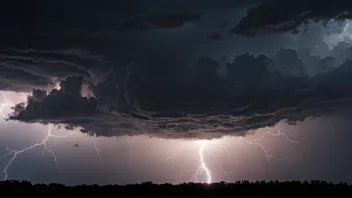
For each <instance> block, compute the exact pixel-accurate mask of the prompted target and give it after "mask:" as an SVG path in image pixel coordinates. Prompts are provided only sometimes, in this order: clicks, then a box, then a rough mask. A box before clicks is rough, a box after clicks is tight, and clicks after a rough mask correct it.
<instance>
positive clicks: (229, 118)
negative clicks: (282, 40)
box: [11, 50, 352, 138]
mask: <svg viewBox="0 0 352 198" xmlns="http://www.w3.org/2000/svg"><path fill="white" fill-rule="evenodd" d="M285 54H287V55H285ZM289 55H290V56H291V55H293V57H291V58H286V59H283V60H287V62H286V64H288V63H291V62H292V61H291V59H294V60H296V61H301V60H300V59H299V58H298V56H297V53H296V51H294V50H291V51H290V50H280V51H279V52H278V57H280V56H289ZM275 59H278V58H277V57H275V58H274V59H271V58H269V57H267V56H264V55H260V56H253V55H250V54H243V55H239V56H237V57H236V58H235V59H234V60H233V61H232V62H230V63H228V64H227V68H228V73H227V75H226V77H221V76H220V74H219V63H218V62H217V61H215V60H213V59H211V58H210V57H201V58H199V60H198V62H197V63H196V64H195V65H194V67H193V68H191V69H190V68H188V71H186V69H187V68H179V69H180V70H179V71H178V72H172V73H168V72H167V71H166V70H161V69H160V68H157V69H155V68H154V69H153V68H147V67H146V66H145V65H143V66H139V65H129V66H126V67H125V68H124V69H123V70H122V69H121V68H115V69H112V70H110V71H109V74H108V75H106V76H105V79H104V80H103V81H101V82H99V83H98V84H96V85H94V84H91V85H90V87H89V89H90V90H91V91H92V93H93V95H94V97H91V98H87V97H83V96H81V87H82V84H83V78H82V77H78V76H74V77H69V78H67V79H66V80H63V81H62V82H61V84H60V86H61V89H59V90H56V89H54V90H52V91H51V92H50V93H48V94H47V93H46V92H44V91H40V90H34V91H33V93H32V96H30V97H29V98H28V100H27V103H26V104H18V105H17V106H16V107H14V110H15V111H14V114H13V116H12V117H11V119H14V120H20V121H24V122H29V123H32V122H41V123H44V124H46V123H54V124H64V125H67V126H68V127H67V128H69V129H70V128H74V127H80V128H81V130H82V132H88V133H95V134H96V135H98V136H99V135H100V136H119V135H138V134H148V135H150V136H156V137H163V138H218V137H221V136H224V135H243V134H244V133H245V132H246V131H248V130H255V129H259V128H262V127H267V126H274V125H275V124H277V123H278V122H280V121H282V120H285V121H287V122H288V123H291V124H294V123H296V122H299V121H303V120H305V119H306V118H308V117H318V116H326V115H332V114H346V113H347V112H348V109H349V108H351V105H352V101H351V96H352V93H350V92H348V91H346V90H347V89H348V88H349V87H350V86H352V81H351V79H350V78H349V76H350V75H352V69H351V68H352V67H351V66H352V65H351V64H352V62H351V61H346V62H345V63H344V64H342V65H340V66H339V67H334V68H330V69H327V68H326V67H325V66H324V64H329V62H331V61H332V60H331V61H330V59H329V58H322V59H321V61H319V62H318V63H317V67H324V72H320V73H318V74H316V75H314V76H312V77H307V76H302V75H301V74H300V75H298V74H297V73H296V69H293V70H292V71H290V70H287V69H286V68H284V70H282V69H280V65H285V63H284V62H280V64H276V63H275ZM283 60H282V61H283ZM322 65H323V66H322ZM290 67H293V66H290ZM299 67H303V66H302V65H301V66H299ZM43 95H44V96H43Z"/></svg>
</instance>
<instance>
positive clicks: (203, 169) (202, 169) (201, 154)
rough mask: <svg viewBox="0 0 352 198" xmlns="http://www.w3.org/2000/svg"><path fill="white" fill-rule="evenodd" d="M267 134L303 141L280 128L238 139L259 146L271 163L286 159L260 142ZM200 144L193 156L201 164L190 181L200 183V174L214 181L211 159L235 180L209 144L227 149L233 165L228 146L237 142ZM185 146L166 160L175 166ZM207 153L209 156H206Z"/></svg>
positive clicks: (183, 144)
mask: <svg viewBox="0 0 352 198" xmlns="http://www.w3.org/2000/svg"><path fill="white" fill-rule="evenodd" d="M266 136H272V137H284V138H285V140H287V141H289V142H291V143H300V142H301V141H300V140H294V139H291V138H290V137H289V136H288V135H287V134H285V133H283V132H281V129H279V132H278V133H271V132H265V133H264V134H263V135H262V136H261V137H259V138H257V139H254V140H249V139H247V138H244V137H239V138H238V140H239V141H242V142H244V143H246V144H249V145H253V146H256V147H258V148H259V149H260V150H261V151H262V152H263V155H264V157H265V158H266V161H267V163H268V164H270V162H271V161H272V160H284V159H283V158H279V157H276V156H274V155H273V154H271V153H269V151H268V150H267V149H266V148H265V146H264V145H263V144H261V143H260V142H261V141H262V140H263V139H264V138H265V137H266ZM198 144H200V146H197V153H198V154H197V155H195V156H192V157H197V158H199V163H200V165H199V167H198V168H196V169H193V171H194V173H193V175H192V177H191V179H190V181H192V182H197V183H198V182H199V177H200V176H204V177H205V181H206V183H208V184H209V183H212V182H213V177H212V171H211V170H210V169H211V168H212V166H209V164H208V163H207V162H209V161H210V162H212V163H215V164H217V165H218V167H219V170H220V171H221V172H222V173H223V175H224V176H225V177H226V178H227V180H228V181H229V182H230V181H233V179H232V176H230V174H229V172H228V171H227V170H225V168H224V165H223V164H222V163H221V161H220V160H217V159H215V157H214V155H213V154H212V153H211V149H209V148H208V147H207V146H210V145H215V146H216V147H217V148H221V149H224V151H226V154H227V162H228V163H229V164H230V165H232V162H231V160H230V158H229V153H230V152H229V149H228V146H230V145H235V143H233V144H229V145H224V144H219V143H218V142H216V141H208V140H201V141H198V142H197V145H198ZM236 145H237V144H236ZM184 146H185V143H182V145H181V147H180V149H179V151H178V152H176V153H174V154H172V155H171V156H169V157H168V158H167V159H166V160H165V162H170V161H171V162H172V166H174V163H175V160H176V158H178V157H180V156H181V155H182V152H183V150H184ZM206 148H207V149H206ZM205 155H206V156H208V157H207V158H206V157H205ZM187 172H188V171H187Z"/></svg>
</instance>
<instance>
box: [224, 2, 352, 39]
mask: <svg viewBox="0 0 352 198" xmlns="http://www.w3.org/2000/svg"><path fill="white" fill-rule="evenodd" d="M351 9H352V2H351V1H349V0H334V1H333V0H286V1H281V0H269V1H266V2H264V3H262V4H260V5H258V6H255V7H252V8H251V9H249V10H248V11H247V16H245V17H244V18H242V20H241V21H240V22H239V23H238V25H237V26H236V27H235V28H233V29H231V30H230V31H231V32H233V33H235V34H240V35H243V36H248V37H251V36H257V35H263V34H269V33H286V32H292V33H297V32H298V31H299V29H300V28H301V27H302V26H303V27H307V25H308V24H309V23H311V22H313V23H320V22H321V23H323V24H327V23H328V22H329V21H332V20H333V21H341V20H345V19H350V18H352V13H351Z"/></svg>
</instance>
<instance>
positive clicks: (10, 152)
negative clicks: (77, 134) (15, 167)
mask: <svg viewBox="0 0 352 198" xmlns="http://www.w3.org/2000/svg"><path fill="white" fill-rule="evenodd" d="M70 135H72V133H68V134H66V135H63V136H60V135H54V134H51V126H50V124H49V125H48V130H47V135H46V137H45V138H44V139H43V140H42V141H41V142H39V143H36V144H33V145H31V146H29V147H27V148H24V149H22V150H12V149H9V148H6V151H8V153H7V154H5V155H4V156H2V157H1V158H0V161H2V160H4V159H6V158H7V157H9V156H12V157H10V159H9V161H8V163H7V164H6V166H5V168H4V169H3V170H2V173H1V174H0V175H5V179H4V180H7V178H8V172H7V171H8V169H9V168H10V166H11V165H12V163H13V162H14V161H15V160H16V159H17V156H18V155H20V154H23V153H25V152H27V151H30V150H32V149H34V148H37V147H40V146H42V147H43V155H44V152H45V151H46V152H47V153H49V154H51V156H52V157H53V159H54V161H55V163H56V165H57V166H58V162H57V157H56V155H55V153H54V151H52V150H51V149H48V147H47V141H48V140H49V139H50V138H67V137H68V136H70Z"/></svg>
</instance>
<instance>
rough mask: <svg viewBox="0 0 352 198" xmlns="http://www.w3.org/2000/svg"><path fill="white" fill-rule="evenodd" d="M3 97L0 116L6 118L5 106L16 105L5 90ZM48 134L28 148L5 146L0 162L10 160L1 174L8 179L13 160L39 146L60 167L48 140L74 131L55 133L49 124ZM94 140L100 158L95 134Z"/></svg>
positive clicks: (62, 136)
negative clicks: (48, 144) (20, 148)
mask: <svg viewBox="0 0 352 198" xmlns="http://www.w3.org/2000/svg"><path fill="white" fill-rule="evenodd" d="M2 97H3V103H0V116H1V118H6V115H5V113H4V110H5V108H6V107H10V106H14V104H13V102H11V101H10V100H9V99H8V98H7V97H6V94H5V93H4V92H3V93H2ZM6 126H7V122H6ZM46 134H47V135H46V136H45V137H44V139H43V140H42V141H41V142H38V143H35V144H33V145H31V146H29V147H27V148H24V149H22V150H16V149H10V148H8V147H7V146H5V150H6V154H5V155H3V156H2V157H0V162H3V161H6V160H8V161H7V163H6V165H5V168H4V169H3V170H0V176H2V175H4V179H5V180H7V179H8V170H9V168H10V167H11V165H12V164H13V162H14V161H15V160H16V159H17V157H18V156H19V155H21V154H24V153H26V152H28V151H30V150H32V149H34V148H37V147H43V151H42V155H43V156H44V155H45V153H49V154H50V155H51V156H52V157H53V160H54V162H55V164H56V166H57V167H59V164H58V160H57V157H56V155H55V153H54V151H53V150H52V149H49V148H48V146H47V142H48V141H49V139H51V138H67V137H69V136H71V135H72V134H73V132H71V133H68V134H66V135H54V134H52V133H51V125H50V124H49V125H48V130H47V132H46ZM92 141H93V144H94V149H95V151H96V153H97V155H98V157H99V158H100V157H101V156H100V151H99V149H98V146H97V142H96V140H95V136H94V137H92Z"/></svg>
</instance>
